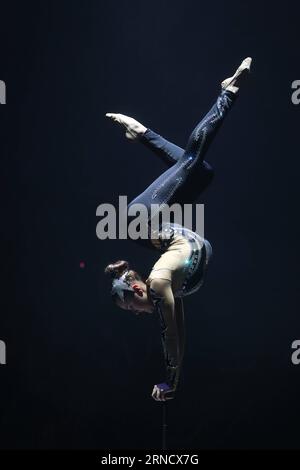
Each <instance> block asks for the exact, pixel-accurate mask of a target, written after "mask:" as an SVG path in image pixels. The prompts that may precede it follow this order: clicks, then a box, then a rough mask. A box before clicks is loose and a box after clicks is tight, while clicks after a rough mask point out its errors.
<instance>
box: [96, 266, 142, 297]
mask: <svg viewBox="0 0 300 470" xmlns="http://www.w3.org/2000/svg"><path fill="white" fill-rule="evenodd" d="M125 271H128V273H127V275H126V281H127V282H129V283H130V282H132V281H142V277H141V276H140V275H139V273H137V272H136V271H133V270H132V269H130V268H129V263H128V261H124V260H118V261H115V262H114V263H111V264H108V265H107V266H106V268H105V269H104V272H105V273H106V274H110V275H111V277H112V278H113V279H119V278H120V277H121V276H122V275H123V274H124V272H125ZM127 294H128V293H127ZM129 294H130V292H129Z"/></svg>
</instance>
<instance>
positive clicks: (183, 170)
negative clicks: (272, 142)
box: [130, 90, 236, 211]
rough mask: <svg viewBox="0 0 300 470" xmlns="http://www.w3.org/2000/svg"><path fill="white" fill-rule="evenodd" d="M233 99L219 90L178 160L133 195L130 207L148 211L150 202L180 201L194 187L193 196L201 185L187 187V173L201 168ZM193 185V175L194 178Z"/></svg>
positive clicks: (226, 92)
mask: <svg viewBox="0 0 300 470" xmlns="http://www.w3.org/2000/svg"><path fill="white" fill-rule="evenodd" d="M235 98H236V95H235V94H234V93H232V92H230V91H227V90H225V91H224V90H223V91H222V92H221V93H220V95H219V96H218V98H217V101H216V103H215V104H214V105H213V106H212V108H211V109H210V111H209V112H208V113H207V114H206V116H205V117H204V119H202V120H201V121H200V123H199V124H198V125H197V126H196V127H195V129H194V130H193V132H192V134H191V136H190V138H189V140H188V144H187V147H186V149H185V151H184V153H183V154H182V155H181V157H180V158H179V160H177V162H176V163H175V164H174V165H173V166H171V168H169V169H168V170H166V171H165V172H164V173H163V174H162V175H160V176H159V177H158V178H157V179H156V180H155V181H154V182H153V183H152V184H151V185H150V186H149V187H148V188H147V189H146V190H145V191H144V192H143V193H142V194H140V195H139V196H138V197H137V198H135V199H134V200H133V201H132V202H131V203H130V206H131V205H132V204H137V203H140V204H144V205H145V206H146V207H147V209H148V211H149V210H150V208H151V205H152V204H158V205H160V206H163V205H165V204H172V203H173V202H179V203H183V202H184V201H185V199H186V196H187V195H189V194H190V193H191V190H192V191H193V190H195V189H196V192H195V195H196V194H197V192H198V194H199V193H200V192H201V191H202V187H201V185H198V184H197V187H196V188H191V187H190V186H191V184H190V182H191V178H190V176H191V175H192V174H194V175H195V170H196V168H198V169H199V168H202V167H203V157H204V154H205V152H206V151H207V149H208V146H209V144H210V143H211V141H212V139H213V137H214V136H215V135H216V132H217V130H218V129H219V128H220V126H221V123H222V122H223V120H224V117H225V116H226V114H227V111H228V110H229V109H230V108H231V106H232V104H233V103H234V101H235ZM196 181H197V180H196ZM194 185H195V178H193V186H194ZM177 195H178V196H179V195H180V200H179V201H178V200H176V196H177Z"/></svg>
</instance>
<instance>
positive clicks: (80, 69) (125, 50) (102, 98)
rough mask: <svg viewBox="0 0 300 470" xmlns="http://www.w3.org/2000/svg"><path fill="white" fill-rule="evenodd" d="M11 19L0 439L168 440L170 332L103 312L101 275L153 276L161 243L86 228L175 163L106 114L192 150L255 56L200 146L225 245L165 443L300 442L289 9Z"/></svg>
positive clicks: (41, 444)
mask: <svg viewBox="0 0 300 470" xmlns="http://www.w3.org/2000/svg"><path fill="white" fill-rule="evenodd" d="M298 3H299V2H298ZM0 13H1V30H0V39H1V43H0V51H1V57H0V59H1V60H0V79H1V80H4V81H5V82H6V86H7V105H6V106H2V107H1V108H0V113H1V193H2V194H1V267H2V273H3V274H2V283H1V319H0V339H2V340H5V342H6V345H7V365H6V366H0V447H1V448H2V449H15V448H22V449H42V448H56V449H60V448H68V449H75V448H80V449H86V448H102V449H104V448H110V449H117V448H123V449H130V448H159V446H160V444H161V417H162V414H161V413H162V408H161V406H162V405H161V403H158V402H155V401H154V400H153V399H152V398H151V392H152V387H153V385H154V384H155V383H157V382H158V381H160V380H161V379H162V378H163V373H164V367H163V360H162V351H161V343H160V336H159V331H160V330H159V325H158V322H157V321H156V319H155V318H154V317H152V316H151V315H150V316H149V317H148V316H146V317H144V318H142V319H141V318H138V317H135V316H133V315H132V314H130V312H126V311H122V310H119V309H118V308H117V307H115V306H114V305H112V303H111V300H110V296H109V288H110V286H109V280H108V279H107V278H106V277H105V275H104V273H103V269H104V266H105V265H106V264H107V263H108V262H111V261H114V260H116V259H119V258H121V259H128V260H129V261H130V262H131V264H132V266H133V268H135V269H137V270H138V271H140V272H141V273H142V274H144V275H147V274H148V272H149V270H150V268H151V266H152V264H153V262H154V261H155V260H156V259H157V256H158V254H157V253H155V252H153V253H152V252H151V251H148V250H145V249H144V248H142V247H139V246H136V245H135V244H134V243H133V242H130V241H126V240H125V241H114V240H108V241H100V240H98V239H97V237H96V232H95V229H96V224H97V222H98V218H97V217H96V208H97V206H98V205H99V204H101V203H103V202H110V203H116V202H117V201H118V196H119V195H128V199H132V198H133V197H134V196H136V195H137V194H138V193H140V192H141V191H142V190H143V189H144V188H145V187H146V186H147V185H148V184H149V183H150V182H151V181H152V180H153V179H154V178H155V177H156V176H158V175H159V174H160V172H162V171H163V170H164V169H165V166H164V164H163V162H161V161H160V160H159V159H158V158H157V156H155V155H154V154H152V153H151V152H150V151H149V150H148V149H145V148H144V147H142V146H141V145H139V144H134V143H131V142H129V141H128V140H127V139H126V138H125V135H124V132H123V130H122V129H121V128H120V127H119V126H117V125H116V124H114V123H112V122H111V121H109V120H108V119H107V118H105V113H106V112H121V113H124V114H127V115H129V116H133V117H135V118H136V119H138V120H139V121H141V122H142V123H144V124H145V125H146V126H149V127H151V128H152V129H153V130H156V131H157V132H159V133H160V134H162V135H163V136H165V137H166V138H168V139H169V140H171V141H173V142H175V143H177V144H178V145H180V146H182V147H184V146H185V144H186V142H187V139H188V136H189V133H190V131H191V130H192V129H193V127H194V126H195V124H196V123H197V122H198V120H199V119H200V118H201V117H202V116H203V115H204V114H205V113H206V112H207V111H208V109H209V107H210V106H211V105H212V103H213V101H214V99H215V97H216V95H217V93H218V92H219V88H220V82H221V81H222V80H223V79H224V78H226V77H228V76H230V75H231V74H232V73H233V71H234V70H235V68H236V67H237V66H238V65H239V63H240V61H241V60H242V59H243V58H244V57H246V56H248V55H250V56H252V57H253V67H252V73H251V76H250V77H249V80H248V83H247V84H246V85H245V88H244V90H241V93H240V97H239V100H238V101H237V103H236V104H235V106H234V108H233V110H232V111H231V113H230V115H229V116H228V118H227V119H226V122H225V123H224V126H223V127H222V129H221V130H220V132H219V133H218V135H217V137H216V139H215V141H214V143H213V144H212V146H211V149H210V150H209V153H208V154H207V157H206V158H207V160H208V161H209V162H210V163H211V164H212V165H213V166H214V168H215V171H216V176H215V179H214V182H213V184H212V185H211V186H210V188H209V189H208V190H207V191H206V192H205V194H203V197H202V198H201V200H200V201H199V202H203V203H204V204H205V235H206V238H208V239H209V240H210V241H211V244H212V246H213V248H214V255H215V256H214V260H213V265H212V267H211V269H210V272H209V276H208V280H207V284H206V285H205V287H203V289H202V290H201V291H199V292H198V293H197V294H195V295H193V296H191V297H189V298H187V299H186V302H185V311H186V325H187V348H186V355H185V362H184V369H183V373H182V378H181V385H180V388H179V390H178V393H177V396H176V399H175V400H174V401H172V402H169V405H168V406H169V410H168V412H169V414H168V420H169V431H168V432H169V434H168V441H169V446H170V448H186V449H189V448H194V449H195V448H199V449H200V448H202V449H215V448H299V423H300V415H299V411H300V409H299V408H300V407H299V376H300V365H299V366H295V365H293V364H292V362H291V353H292V349H291V344H292V342H293V341H294V340H295V339H300V329H299V294H298V282H299V259H300V256H299V255H300V253H299V247H298V244H299V223H298V217H299V208H298V202H299V191H300V189H299V170H300V157H299V150H298V149H299V122H300V121H299V117H300V105H299V106H295V105H293V104H292V102H291V93H292V90H291V83H292V82H293V81H294V80H297V79H300V65H299V64H300V62H299V33H298V31H299V25H300V16H299V13H300V8H299V6H298V7H297V3H296V2H294V3H293V2H285V3H278V4H271V3H269V2H262V1H260V2H257V1H249V0H248V1H246V2H237V1H233V2H204V1H203V2H200V1H191V0H187V1H185V2H182V1H177V0H172V1H171V0H168V1H164V0H160V1H152V2H146V1H139V2H138V1H131V2H122V1H120V0H117V1H108V0H106V1H100V0H98V1H96V0H88V1H86V2H83V1H80V0H73V1H72V2H71V1H66V0H64V1H57V0H52V1H49V0H46V1H45V0H44V1H42V2H41V1H40V2H38V1H26V2H15V1H10V2H9V3H8V2H1V12H0ZM82 261H84V262H85V268H80V262H82Z"/></svg>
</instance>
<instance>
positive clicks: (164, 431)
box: [162, 401, 167, 450]
mask: <svg viewBox="0 0 300 470" xmlns="http://www.w3.org/2000/svg"><path fill="white" fill-rule="evenodd" d="M162 409H163V419H162V450H167V402H166V401H164V402H162Z"/></svg>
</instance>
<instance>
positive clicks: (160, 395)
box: [152, 382, 175, 401]
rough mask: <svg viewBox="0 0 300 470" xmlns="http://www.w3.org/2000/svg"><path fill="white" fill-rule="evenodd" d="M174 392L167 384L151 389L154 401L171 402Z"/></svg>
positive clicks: (157, 385)
mask: <svg viewBox="0 0 300 470" xmlns="http://www.w3.org/2000/svg"><path fill="white" fill-rule="evenodd" d="M174 392H175V390H174V389H173V388H171V387H170V386H169V385H168V384H167V383H165V382H163V383H161V384H156V385H154V387H153V391H152V398H154V400H156V401H166V400H172V398H174Z"/></svg>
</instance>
